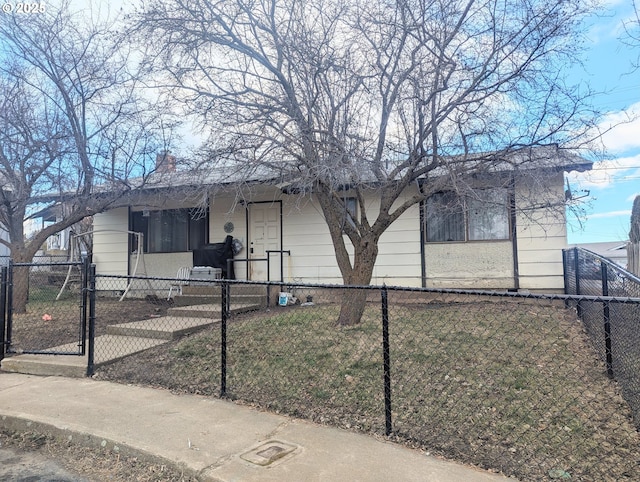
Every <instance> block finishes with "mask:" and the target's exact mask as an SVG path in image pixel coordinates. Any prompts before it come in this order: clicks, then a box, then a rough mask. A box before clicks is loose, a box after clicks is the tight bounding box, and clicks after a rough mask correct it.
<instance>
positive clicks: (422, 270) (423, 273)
mask: <svg viewBox="0 0 640 482" xmlns="http://www.w3.org/2000/svg"><path fill="white" fill-rule="evenodd" d="M416 184H417V185H418V191H420V194H423V195H424V192H423V191H422V184H420V181H418V180H416ZM424 210H425V200H422V201H420V226H418V228H419V229H420V277H421V278H422V287H423V288H426V287H427V263H426V261H425V248H424V242H425V239H424V228H425V224H424V223H425V219H424Z"/></svg>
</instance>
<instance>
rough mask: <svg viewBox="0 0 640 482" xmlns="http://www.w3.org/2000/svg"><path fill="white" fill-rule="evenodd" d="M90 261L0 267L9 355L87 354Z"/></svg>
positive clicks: (4, 340) (0, 302)
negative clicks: (88, 272)
mask: <svg viewBox="0 0 640 482" xmlns="http://www.w3.org/2000/svg"><path fill="white" fill-rule="evenodd" d="M88 268H89V264H88V262H86V261H85V262H75V263H51V262H48V263H42V262H40V263H11V262H9V263H8V265H7V266H3V267H2V268H1V273H2V275H1V287H0V312H1V318H2V323H1V325H0V326H2V327H3V329H2V330H1V331H2V334H1V339H2V351H1V352H0V359H1V358H2V357H3V356H4V354H5V353H6V354H47V355H63V354H64V355H80V356H81V355H84V354H85V351H86V341H87V336H86V328H87V319H86V313H87V308H88V303H87V289H86V288H87V280H88V274H87V270H88Z"/></svg>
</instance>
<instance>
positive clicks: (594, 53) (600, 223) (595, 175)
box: [567, 0, 640, 244]
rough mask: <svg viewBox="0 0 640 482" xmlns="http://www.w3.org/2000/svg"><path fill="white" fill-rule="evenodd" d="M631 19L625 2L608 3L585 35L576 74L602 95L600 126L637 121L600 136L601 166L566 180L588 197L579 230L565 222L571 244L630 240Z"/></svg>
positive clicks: (636, 79) (633, 180)
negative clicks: (627, 38)
mask: <svg viewBox="0 0 640 482" xmlns="http://www.w3.org/2000/svg"><path fill="white" fill-rule="evenodd" d="M632 15H633V10H632V5H631V2H630V1H629V0H624V1H621V0H609V1H608V2H607V7H606V14H605V15H603V16H600V17H598V18H594V19H593V24H592V27H591V29H590V31H589V43H588V44H587V47H588V49H589V50H588V57H587V59H586V64H585V68H584V71H582V72H581V73H580V75H582V76H584V79H585V80H586V81H588V82H589V83H590V84H591V86H592V87H593V88H594V89H595V90H598V91H605V93H603V94H601V95H598V97H597V98H596V100H595V102H594V104H595V107H597V108H598V109H601V110H602V111H603V112H605V113H606V115H605V116H604V118H603V119H602V122H601V126H602V127H605V128H606V127H608V126H610V125H614V124H617V123H619V122H621V121H623V120H624V119H629V118H631V119H632V118H633V116H636V117H639V118H638V119H636V120H631V121H629V122H625V123H624V124H622V125H619V126H617V127H614V128H613V129H612V130H611V131H609V132H608V133H607V134H606V135H605V136H604V137H603V143H604V145H605V147H606V149H607V156H606V160H605V161H603V162H597V163H595V165H594V168H593V170H592V171H591V172H588V173H584V174H576V173H572V174H570V175H569V180H570V183H571V186H572V189H574V190H575V189H586V190H589V192H590V196H589V203H588V204H587V205H585V209H586V213H587V215H586V220H583V221H584V222H583V224H582V226H579V223H578V222H577V221H576V219H575V217H572V216H571V215H569V217H568V224H569V225H568V228H567V234H568V241H569V243H570V244H573V243H591V242H604V241H625V240H627V239H628V235H629V220H630V216H631V207H632V204H633V199H634V198H635V196H636V195H639V194H640V70H635V71H634V69H633V67H632V63H633V62H634V61H637V59H638V57H640V46H638V47H635V48H634V47H630V46H629V45H627V44H625V43H624V42H623V40H621V39H622V38H623V37H624V29H623V23H624V22H625V21H631V20H632ZM627 116H629V117H627Z"/></svg>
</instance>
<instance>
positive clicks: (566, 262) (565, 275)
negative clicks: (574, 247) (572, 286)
mask: <svg viewBox="0 0 640 482" xmlns="http://www.w3.org/2000/svg"><path fill="white" fill-rule="evenodd" d="M562 273H563V278H564V281H563V282H564V294H565V295H569V294H571V293H569V254H568V253H567V250H566V249H563V250H562ZM564 307H565V308H569V300H564Z"/></svg>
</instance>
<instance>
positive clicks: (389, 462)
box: [0, 373, 512, 482]
mask: <svg viewBox="0 0 640 482" xmlns="http://www.w3.org/2000/svg"><path fill="white" fill-rule="evenodd" d="M0 426H1V427H3V428H8V429H12V430H20V431H23V430H30V431H33V430H35V431H42V432H47V433H51V434H53V435H55V436H58V437H62V438H64V439H65V440H67V439H68V440H72V441H76V442H78V443H81V444H86V445H95V446H100V447H106V448H108V449H110V450H116V451H119V452H120V453H129V454H132V455H136V456H138V457H142V458H147V459H148V460H153V461H155V462H161V463H168V464H171V465H173V466H176V467H178V468H182V469H183V470H184V471H185V472H186V473H189V474H191V475H197V476H198V478H199V479H200V480H203V481H249V482H250V481H279V482H287V481H302V480H304V481H331V482H333V481H350V482H351V481H381V482H382V481H385V482H387V481H390V480H402V481H421V482H432V481H433V482H454V481H456V482H463V481H464V482H489V481H494V482H495V481H505V480H512V479H507V478H505V477H502V476H500V475H496V474H491V473H488V472H484V471H482V470H477V469H474V468H471V467H466V466H463V465H460V464H456V463H452V462H446V461H442V460H439V459H436V458H434V457H430V456H427V455H425V454H423V453H422V452H419V451H415V450H411V449H408V448H405V447H402V446H399V445H396V444H393V443H390V442H386V441H384V440H377V439H375V438H373V437H370V436H366V435H361V434H356V433H351V432H347V431H344V430H340V429H336V428H330V427H326V426H321V425H316V424H313V423H309V422H305V421H300V420H295V419H291V418H288V417H284V416H280V415H275V414H272V413H266V412H261V411H258V410H255V409H252V408H248V407H244V406H240V405H236V404H233V403H231V402H227V401H223V400H218V399H215V398H206V397H200V396H192V395H173V394H171V393H170V392H167V391H165V390H158V389H152V388H142V387H136V386H128V385H121V384H116V383H110V382H104V381H96V380H92V379H86V378H85V379H77V378H63V377H39V376H34V375H22V374H15V373H0Z"/></svg>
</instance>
